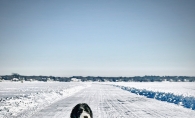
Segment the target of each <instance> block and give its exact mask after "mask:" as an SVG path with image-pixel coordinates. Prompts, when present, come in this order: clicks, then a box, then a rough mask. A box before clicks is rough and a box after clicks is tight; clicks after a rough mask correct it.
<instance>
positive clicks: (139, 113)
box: [30, 84, 195, 118]
mask: <svg viewBox="0 0 195 118" xmlns="http://www.w3.org/2000/svg"><path fill="white" fill-rule="evenodd" d="M82 102H85V103H87V104H89V106H90V107H91V108H92V111H93V114H94V118H131V117H132V118H140V117H150V118H157V117H158V118H172V117H175V118H178V117H185V118H192V117H193V116H195V111H193V110H190V109H186V108H183V107H180V106H177V105H174V104H169V103H166V102H161V101H157V100H154V99H149V98H145V97H143V96H138V95H135V94H132V93H130V92H128V91H124V90H121V89H120V88H117V87H113V86H109V85H101V84H92V86H91V87H90V88H87V89H84V90H82V91H80V92H78V93H77V94H75V95H73V96H70V97H68V98H65V99H63V100H60V101H58V102H56V103H53V104H52V105H50V106H48V107H46V108H44V109H42V110H41V111H39V112H36V113H33V114H32V116H31V117H30V118H69V116H70V112H71V110H72V108H73V107H74V106H75V105H76V104H77V103H82Z"/></svg>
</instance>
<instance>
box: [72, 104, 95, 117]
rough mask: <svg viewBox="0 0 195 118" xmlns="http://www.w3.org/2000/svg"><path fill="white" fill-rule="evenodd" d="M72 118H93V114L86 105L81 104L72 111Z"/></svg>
mask: <svg viewBox="0 0 195 118" xmlns="http://www.w3.org/2000/svg"><path fill="white" fill-rule="evenodd" d="M70 118H93V113H92V111H91V108H90V107H89V106H88V105H87V104H86V103H80V104H77V105H76V106H75V107H74V108H73V109H72V112H71V114H70Z"/></svg>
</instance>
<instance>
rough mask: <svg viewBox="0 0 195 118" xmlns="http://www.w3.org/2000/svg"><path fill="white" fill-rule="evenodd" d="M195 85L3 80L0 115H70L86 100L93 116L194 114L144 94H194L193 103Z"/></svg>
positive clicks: (167, 117) (120, 117) (165, 117)
mask: <svg viewBox="0 0 195 118" xmlns="http://www.w3.org/2000/svg"><path fill="white" fill-rule="evenodd" d="M113 85H114V86H113ZM116 85H117V86H116ZM194 85H195V83H188V82H178V83H169V82H164V83H163V82H162V83H133V82H132V83H131V82H130V83H87V82H86V83H84V82H78V83H73V82H72V83H65V82H24V83H19V82H0V117H8V118H12V117H13V118H16V117H17V118H69V116H70V112H71V110H72V108H73V107H74V106H75V105H76V104H78V103H83V102H85V103H87V104H88V105H89V106H90V107H91V109H92V111H93V114H94V118H130V117H133V118H140V117H145V118H157V117H158V118H173V117H174V118H178V117H185V118H193V117H194V116H195V110H192V109H190V108H185V107H184V106H182V104H173V103H169V102H165V101H161V100H157V99H154V98H148V97H147V96H144V95H142V94H143V93H144V94H145V93H147V94H148V91H149V92H151V93H155V94H156V93H163V96H164V95H166V94H164V93H171V94H173V95H177V96H183V97H184V98H185V97H191V98H192V103H191V104H192V105H193V104H194V103H193V100H194V96H195V94H194V92H195V86H194ZM124 87H125V88H124ZM132 88H133V89H132ZM133 90H136V92H137V93H136V94H135V92H134V91H133ZM143 90H144V92H143ZM133 92H134V93H133ZM141 93H142V94H141Z"/></svg>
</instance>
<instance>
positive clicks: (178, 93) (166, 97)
mask: <svg viewBox="0 0 195 118" xmlns="http://www.w3.org/2000/svg"><path fill="white" fill-rule="evenodd" d="M113 86H115V87H119V88H121V89H123V90H127V91H129V92H131V93H135V94H137V95H142V96H146V97H147V98H153V99H157V100H160V101H166V102H169V103H174V104H177V105H180V106H183V107H185V108H189V109H192V110H195V83H194V82H185V83H184V82H177V83H174V82H161V83H160V82H152V83H151V82H148V83H137V82H131V83H114V84H113Z"/></svg>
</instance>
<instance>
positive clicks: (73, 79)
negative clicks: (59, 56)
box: [71, 78, 81, 82]
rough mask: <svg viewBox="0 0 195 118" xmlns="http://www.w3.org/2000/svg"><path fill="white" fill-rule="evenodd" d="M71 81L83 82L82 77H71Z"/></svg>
mask: <svg viewBox="0 0 195 118" xmlns="http://www.w3.org/2000/svg"><path fill="white" fill-rule="evenodd" d="M71 82H81V79H77V78H71Z"/></svg>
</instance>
